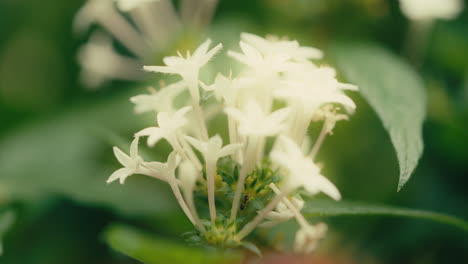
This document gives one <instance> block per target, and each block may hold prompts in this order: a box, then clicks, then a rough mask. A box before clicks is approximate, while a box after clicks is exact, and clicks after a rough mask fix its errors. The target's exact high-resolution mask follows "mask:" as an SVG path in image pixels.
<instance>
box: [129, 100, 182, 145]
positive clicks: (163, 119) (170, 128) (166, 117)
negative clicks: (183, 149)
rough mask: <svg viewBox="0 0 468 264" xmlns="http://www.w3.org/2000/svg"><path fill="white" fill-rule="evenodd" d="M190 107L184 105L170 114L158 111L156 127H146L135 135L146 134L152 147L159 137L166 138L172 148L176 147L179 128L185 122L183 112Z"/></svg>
mask: <svg viewBox="0 0 468 264" xmlns="http://www.w3.org/2000/svg"><path fill="white" fill-rule="evenodd" d="M190 109H191V107H184V108H182V109H180V110H178V111H177V112H175V113H173V114H171V113H168V112H159V113H158V116H157V120H158V127H148V128H145V129H143V130H141V131H140V132H138V133H136V134H135V135H136V136H137V137H142V136H148V146H150V147H153V146H154V145H155V144H156V143H158V142H159V141H160V140H161V139H163V138H164V139H166V140H167V141H168V142H169V144H171V146H172V147H173V148H174V149H176V150H177V149H178V145H179V143H178V141H177V136H178V134H179V130H180V129H182V128H183V127H184V126H185V125H186V124H187V122H188V121H187V118H186V117H185V114H187V112H188V111H190Z"/></svg>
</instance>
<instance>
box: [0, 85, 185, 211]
mask: <svg viewBox="0 0 468 264" xmlns="http://www.w3.org/2000/svg"><path fill="white" fill-rule="evenodd" d="M137 93H138V90H134V91H133V92H132V94H137ZM128 97H129V95H125V96H123V97H119V98H115V99H112V100H109V101H105V102H96V103H94V104H85V105H81V106H75V107H73V108H71V109H69V110H68V111H64V113H63V114H60V115H55V116H53V117H52V118H51V119H50V120H42V121H41V122H37V123H31V124H28V125H25V126H24V127H21V128H18V129H16V130H14V131H11V133H10V134H8V135H6V136H5V137H4V138H3V139H2V140H1V141H0V168H2V177H0V195H1V196H2V197H5V198H6V199H9V200H38V199H45V198H47V197H50V196H56V195H60V196H65V197H67V198H69V199H73V200H74V201H76V202H80V203H86V204H91V205H94V206H99V207H105V208H108V209H111V210H113V211H115V212H117V213H119V214H125V215H130V216H154V215H160V214H163V213H172V212H174V210H175V208H177V207H176V206H175V205H176V203H175V201H174V199H173V196H172V195H171V193H170V189H169V188H167V184H163V183H160V182H159V181H157V180H154V179H152V178H149V177H145V176H139V175H137V176H132V177H130V178H128V179H127V181H126V183H125V185H120V184H119V183H117V182H115V183H112V184H106V179H107V177H109V176H110V174H111V173H112V172H113V171H114V170H116V169H117V168H118V166H119V164H118V162H116V160H115V158H114V157H113V153H112V146H111V144H109V143H108V142H105V141H106V140H109V139H111V138H112V137H115V135H128V136H129V138H131V134H132V133H134V132H135V131H137V129H141V128H143V127H145V125H147V124H149V123H150V122H151V121H150V120H145V119H142V117H141V116H137V115H135V114H134V113H133V110H132V107H133V106H132V104H131V103H130V102H129V101H128ZM106 130H110V131H112V132H114V133H115V134H114V135H112V134H110V135H108V136H107V138H106V139H103V136H102V133H103V132H102V131H106ZM104 137H105V136H104ZM122 145H123V146H119V147H122V149H123V150H125V151H126V150H128V148H129V145H130V140H129V141H128V143H125V144H122ZM142 201H146V202H142Z"/></svg>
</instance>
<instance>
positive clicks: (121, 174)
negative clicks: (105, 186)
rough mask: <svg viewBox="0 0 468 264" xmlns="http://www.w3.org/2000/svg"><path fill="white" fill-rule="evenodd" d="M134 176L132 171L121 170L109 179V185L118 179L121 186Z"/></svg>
mask: <svg viewBox="0 0 468 264" xmlns="http://www.w3.org/2000/svg"><path fill="white" fill-rule="evenodd" d="M130 175H132V171H131V170H130V169H128V168H121V169H118V170H116V171H115V172H114V173H112V175H111V176H110V177H109V178H108V179H107V181H106V182H107V183H111V182H113V181H115V180H117V179H119V180H120V184H123V183H124V182H125V179H126V178H127V177H128V176H130Z"/></svg>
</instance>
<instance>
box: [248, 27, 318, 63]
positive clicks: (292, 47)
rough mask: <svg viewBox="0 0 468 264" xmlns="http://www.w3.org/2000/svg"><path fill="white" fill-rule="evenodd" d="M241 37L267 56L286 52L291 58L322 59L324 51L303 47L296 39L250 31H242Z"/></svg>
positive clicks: (299, 59) (303, 59) (296, 59)
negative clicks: (268, 35)
mask: <svg viewBox="0 0 468 264" xmlns="http://www.w3.org/2000/svg"><path fill="white" fill-rule="evenodd" d="M241 39H242V40H243V41H245V42H247V43H248V44H250V45H252V46H253V47H255V48H256V49H257V50H259V51H260V52H261V53H262V54H264V55H265V56H272V55H274V54H284V55H286V56H288V57H289V59H291V60H295V61H305V60H310V59H321V58H322V57H323V52H322V51H321V50H319V49H316V48H312V47H301V46H300V45H299V43H298V42H297V41H295V40H280V39H278V38H274V37H270V38H262V37H259V36H257V35H254V34H250V33H245V32H244V33H241Z"/></svg>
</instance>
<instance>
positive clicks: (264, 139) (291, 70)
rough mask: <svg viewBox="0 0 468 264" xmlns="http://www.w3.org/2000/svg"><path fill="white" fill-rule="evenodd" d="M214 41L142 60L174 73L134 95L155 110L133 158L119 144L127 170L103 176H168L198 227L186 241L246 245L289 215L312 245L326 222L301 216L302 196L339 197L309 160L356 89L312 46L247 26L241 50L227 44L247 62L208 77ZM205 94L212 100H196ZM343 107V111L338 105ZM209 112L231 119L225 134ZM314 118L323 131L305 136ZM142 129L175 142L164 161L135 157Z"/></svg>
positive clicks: (151, 139)
mask: <svg viewBox="0 0 468 264" xmlns="http://www.w3.org/2000/svg"><path fill="white" fill-rule="evenodd" d="M210 46H212V45H211V41H210V40H207V41H205V42H203V43H202V44H201V45H200V46H199V47H198V48H197V49H196V51H195V52H194V53H193V54H192V55H191V53H190V52H183V54H187V55H186V56H182V55H181V53H179V56H169V57H166V58H164V60H163V61H164V64H165V65H164V66H157V65H156V66H145V70H146V71H151V72H158V73H165V74H172V75H175V76H177V77H179V80H178V81H176V82H174V83H173V84H169V85H167V86H165V87H161V89H160V90H159V91H158V92H156V93H154V94H146V95H136V96H134V97H132V99H131V101H132V102H133V103H134V104H135V110H136V112H137V113H142V112H150V113H151V112H152V113H154V114H155V115H156V116H157V118H156V120H155V124H153V126H149V127H147V128H143V129H141V130H140V132H137V133H136V134H135V136H136V139H135V141H134V142H133V143H132V151H131V154H130V156H127V155H126V154H124V153H121V152H120V151H116V153H115V155H116V157H117V158H118V160H119V161H121V163H122V165H124V168H123V169H120V172H118V173H117V174H113V175H112V176H111V178H110V179H109V181H113V180H116V179H121V180H122V182H123V180H125V179H126V178H127V177H128V176H130V175H133V174H144V175H150V176H153V177H155V178H158V179H160V180H163V181H165V182H167V183H168V184H169V186H170V188H171V190H172V191H173V193H174V197H175V199H176V200H177V202H178V204H179V205H180V208H181V210H182V211H183V212H184V214H185V215H186V216H187V218H188V219H189V220H190V222H191V223H192V224H193V226H194V231H193V232H192V233H191V234H189V235H190V236H192V239H191V241H200V243H201V244H206V245H212V246H219V247H221V248H235V247H240V246H243V245H244V243H249V245H251V243H250V242H248V240H249V239H251V236H250V234H251V233H252V232H254V231H255V230H256V229H257V228H270V227H272V226H275V225H277V224H279V223H281V222H284V221H287V220H290V219H294V220H295V221H296V222H297V223H298V224H299V227H300V228H299V230H298V231H297V234H296V242H295V246H294V248H295V250H296V251H298V252H303V253H310V252H311V251H312V250H314V249H315V248H316V246H317V245H318V242H319V240H320V239H321V238H322V237H324V235H325V232H326V226H325V225H324V224H318V225H312V224H310V223H309V222H308V220H307V219H305V217H304V216H303V215H302V214H301V210H302V209H303V207H304V200H303V198H304V196H313V195H315V194H318V193H324V194H326V195H327V196H329V197H330V198H332V199H334V200H339V199H341V195H340V192H339V190H338V189H337V187H336V186H335V185H334V184H333V183H332V182H331V181H330V180H329V179H327V178H326V177H325V176H324V175H323V174H322V172H321V169H320V167H319V166H318V165H317V164H316V163H315V162H314V160H313V159H314V157H315V154H316V153H317V152H318V150H319V148H320V146H321V145H322V143H323V140H324V138H325V136H326V135H328V134H331V133H332V131H333V129H334V128H335V123H336V122H337V121H339V120H343V119H347V115H348V114H351V113H352V112H353V111H354V109H355V108H356V105H355V104H354V102H353V101H352V100H351V99H350V98H349V97H347V95H346V94H345V92H346V91H348V90H352V91H355V90H357V87H355V86H353V85H349V84H344V83H341V82H339V81H338V80H337V78H336V73H335V71H334V69H333V68H331V67H322V66H320V65H316V63H315V62H313V61H311V59H318V58H320V57H321V56H322V53H321V51H319V50H317V49H315V48H312V47H301V46H300V45H299V43H298V42H297V41H295V40H279V39H272V38H270V39H265V38H261V37H258V36H255V35H252V34H248V33H243V34H242V35H241V42H240V48H241V53H239V52H233V51H228V56H229V57H231V58H233V59H234V60H232V62H233V63H236V62H237V63H238V62H241V63H242V64H244V69H243V70H241V71H240V73H239V74H238V75H237V76H232V74H228V75H226V73H224V74H223V73H218V74H217V75H216V77H215V78H214V80H211V83H210V82H207V83H205V82H202V81H200V79H199V75H200V72H201V71H202V70H203V67H204V66H205V65H206V64H207V63H209V61H210V60H211V59H212V58H213V57H214V56H215V55H217V54H218V53H219V52H220V50H221V48H222V44H214V45H213V46H214V47H213V48H210ZM200 88H201V89H200ZM185 90H187V91H189V92H188V94H189V98H185V97H180V98H178V103H177V106H179V105H181V106H180V108H178V107H176V104H174V102H173V101H174V100H175V98H176V97H178V95H179V94H180V93H181V92H182V91H185ZM302 92H304V93H305V94H301V93H302ZM202 93H203V96H204V97H203V98H205V96H206V97H211V96H213V98H214V100H202V97H201V95H202ZM339 107H343V108H345V109H346V110H348V111H345V113H339V112H338V108H339ZM215 117H222V118H224V119H223V120H226V121H227V122H225V123H224V122H219V123H216V126H217V129H221V130H224V131H226V132H227V135H226V136H225V137H224V138H223V137H222V136H221V135H219V134H218V133H219V132H215V131H210V130H209V129H208V127H213V126H208V125H212V124H211V122H212V121H211V120H216V119H217V118H215ZM218 120H219V119H218ZM311 122H320V123H322V126H323V128H322V130H323V131H324V132H323V133H321V134H320V137H319V138H316V139H315V138H313V139H309V138H308V137H307V133H306V132H307V128H308V127H309V125H310V123H311ZM222 125H225V126H226V128H225V129H222V128H221V127H220V126H222ZM217 131H219V130H217ZM140 137H147V145H148V146H149V147H151V148H158V146H159V145H158V144H156V143H158V142H159V141H162V140H164V141H167V142H168V143H169V145H170V146H171V148H172V151H171V153H170V154H169V156H168V158H167V159H166V160H167V161H166V162H159V161H143V160H142V159H141V158H139V157H140V156H139V155H138V149H137V148H136V146H137V145H138V139H139V138H140ZM223 142H224V143H223ZM270 143H271V144H270ZM156 151H157V149H156ZM245 246H247V245H245Z"/></svg>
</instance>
